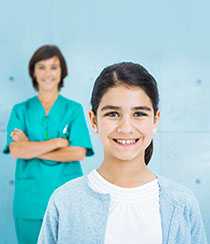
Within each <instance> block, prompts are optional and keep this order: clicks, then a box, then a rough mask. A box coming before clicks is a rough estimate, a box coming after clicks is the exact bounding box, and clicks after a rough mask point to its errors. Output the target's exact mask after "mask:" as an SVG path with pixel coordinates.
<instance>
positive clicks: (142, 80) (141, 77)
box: [91, 62, 159, 165]
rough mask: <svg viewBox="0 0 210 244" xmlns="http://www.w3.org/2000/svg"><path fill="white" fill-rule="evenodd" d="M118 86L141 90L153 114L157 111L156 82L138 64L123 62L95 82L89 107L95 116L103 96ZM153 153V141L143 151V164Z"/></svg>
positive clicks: (109, 69)
mask: <svg viewBox="0 0 210 244" xmlns="http://www.w3.org/2000/svg"><path fill="white" fill-rule="evenodd" d="M118 85H126V86H136V87H139V88H141V89H142V90H143V91H144V92H145V93H146V94H147V96H148V97H149V98H150V100H151V103H152V106H153V110H154V114H156V113H157V111H158V105H159V93H158V87H157V83H156V80H155V79H154V77H153V76H152V75H151V74H150V73H149V72H148V71H147V70H146V69H145V68H144V67H143V66H142V65H140V64H135V63H131V62H123V63H118V64H113V65H111V66H108V67H106V68H105V69H104V70H103V71H102V72H101V74H100V75H99V76H98V78H97V79H96V81H95V84H94V87H93V91H92V96H91V106H92V111H93V113H94V114H95V115H97V109H98V106H99V104H100V102H101V99H102V97H103V95H104V94H105V93H106V92H107V91H108V89H110V88H112V87H116V86H118ZM152 153H153V141H151V143H150V145H149V146H148V147H147V148H146V150H145V163H146V165H147V164H148V163H149V161H150V159H151V157H152Z"/></svg>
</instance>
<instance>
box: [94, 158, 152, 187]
mask: <svg viewBox="0 0 210 244" xmlns="http://www.w3.org/2000/svg"><path fill="white" fill-rule="evenodd" d="M97 171H98V172H99V173H100V174H101V175H102V176H103V177H104V178H105V179H106V180H108V181H109V182H110V183H112V184H115V185H118V186H121V187H137V186H140V185H144V184H145V183H148V182H150V181H152V180H154V179H155V178H156V176H155V175H154V174H153V172H152V171H151V170H150V169H149V168H148V167H147V166H146V165H145V162H144V160H142V161H121V160H110V161H107V160H105V159H104V161H103V163H102V165H101V166H100V167H99V168H98V169H97Z"/></svg>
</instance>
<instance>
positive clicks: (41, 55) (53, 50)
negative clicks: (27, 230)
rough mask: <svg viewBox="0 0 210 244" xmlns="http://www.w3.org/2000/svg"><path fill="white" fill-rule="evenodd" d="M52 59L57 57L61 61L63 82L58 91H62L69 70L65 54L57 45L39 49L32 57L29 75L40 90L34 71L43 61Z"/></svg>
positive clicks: (35, 86) (60, 83)
mask: <svg viewBox="0 0 210 244" xmlns="http://www.w3.org/2000/svg"><path fill="white" fill-rule="evenodd" d="M52 57H57V58H58V59H59V61H60V67H61V80H60V82H59V84H58V90H60V89H61V88H62V87H63V86H64V81H63V80H64V78H65V77H66V76H67V75H68V69H67V65H66V61H65V59H64V56H63V54H62V53H61V51H60V49H59V48H58V47H57V46H55V45H44V46H41V47H40V48H38V49H37V50H36V51H35V53H34V54H33V55H32V57H31V59H30V61H29V65H28V69H29V75H30V77H31V79H32V84H33V87H34V88H35V89H36V90H38V83H37V81H36V78H35V77H34V69H35V64H36V63H37V62H39V61H41V60H47V59H50V58H52Z"/></svg>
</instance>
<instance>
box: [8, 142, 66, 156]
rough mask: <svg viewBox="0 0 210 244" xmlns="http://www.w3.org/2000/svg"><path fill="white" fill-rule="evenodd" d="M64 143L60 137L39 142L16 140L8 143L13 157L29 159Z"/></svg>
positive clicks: (64, 144) (62, 145)
mask: <svg viewBox="0 0 210 244" xmlns="http://www.w3.org/2000/svg"><path fill="white" fill-rule="evenodd" d="M66 145H67V143H66V140H65V139H62V138H55V139H51V140H48V141H41V142H34V141H17V142H13V143H11V144H10V152H11V155H12V156H13V157H15V158H24V159H31V158H35V157H39V156H40V155H42V154H45V153H48V152H50V151H53V150H56V149H58V148H61V147H64V146H66Z"/></svg>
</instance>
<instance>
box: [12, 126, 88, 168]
mask: <svg viewBox="0 0 210 244" xmlns="http://www.w3.org/2000/svg"><path fill="white" fill-rule="evenodd" d="M11 137H12V139H13V142H12V143H11V144H10V146H9V148H10V153H11V155H12V156H13V157H15V158H24V159H32V158H40V159H45V160H52V161H59V162H63V163H65V162H69V161H77V160H83V159H84V157H85V154H86V149H85V148H83V147H75V146H68V141H67V140H66V139H64V138H55V139H51V140H48V141H41V142H34V141H29V139H28V137H27V136H26V135H25V134H24V132H23V131H21V130H19V129H15V130H14V131H13V132H12V133H11Z"/></svg>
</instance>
